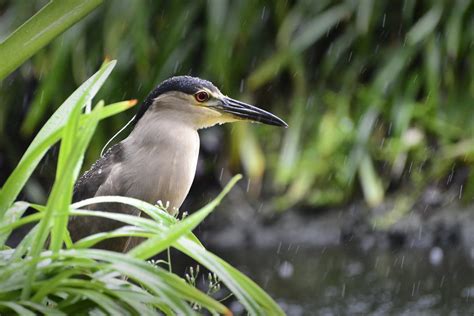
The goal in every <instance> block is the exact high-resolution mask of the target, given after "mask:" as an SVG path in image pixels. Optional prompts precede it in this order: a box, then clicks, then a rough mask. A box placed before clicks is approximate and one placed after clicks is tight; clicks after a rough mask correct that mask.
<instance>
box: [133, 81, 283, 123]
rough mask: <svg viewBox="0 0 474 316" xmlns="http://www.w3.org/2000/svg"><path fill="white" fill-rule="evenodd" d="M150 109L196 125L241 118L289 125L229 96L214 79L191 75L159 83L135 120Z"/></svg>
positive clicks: (272, 115) (268, 113)
mask: <svg viewBox="0 0 474 316" xmlns="http://www.w3.org/2000/svg"><path fill="white" fill-rule="evenodd" d="M149 111H151V112H154V113H155V112H156V113H157V114H160V112H161V113H162V114H163V113H165V112H166V113H167V115H170V116H173V119H175V120H182V121H186V122H189V123H191V124H193V125H194V126H195V127H196V128H205V127H209V126H213V125H215V124H222V123H227V122H234V121H240V120H247V121H253V122H260V123H264V124H269V125H276V126H284V127H287V126H288V125H287V124H286V123H285V122H284V121H283V120H282V119H280V118H279V117H277V116H276V115H274V114H272V113H270V112H267V111H265V110H262V109H260V108H258V107H256V106H253V105H250V104H247V103H244V102H241V101H237V100H235V99H232V98H229V97H228V96H225V95H223V94H222V93H221V92H220V91H219V89H218V88H216V86H214V84H212V83H211V82H209V81H207V80H203V79H200V78H196V77H190V76H176V77H172V78H170V79H167V80H165V81H163V82H162V83H161V84H160V85H158V86H157V87H156V88H155V89H154V90H153V91H152V92H151V93H150V94H149V95H148V97H147V98H146V100H145V101H144V102H143V104H142V106H141V108H140V109H139V111H138V113H137V115H136V117H135V122H138V121H139V120H140V119H141V118H142V117H143V116H144V115H145V113H148V112H149Z"/></svg>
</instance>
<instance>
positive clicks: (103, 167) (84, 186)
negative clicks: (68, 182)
mask: <svg viewBox="0 0 474 316" xmlns="http://www.w3.org/2000/svg"><path fill="white" fill-rule="evenodd" d="M121 146H122V145H121V144H120V143H119V144H115V145H114V146H112V147H110V148H109V149H108V150H107V151H106V152H105V154H104V155H103V156H102V157H100V158H99V159H98V160H97V161H96V162H95V163H94V164H93V165H92V167H91V168H90V169H89V170H88V171H86V172H85V173H84V174H83V175H82V177H80V178H79V180H77V182H76V184H75V186H74V194H73V202H77V201H81V200H84V199H88V198H91V197H94V196H95V195H96V193H97V191H98V190H99V188H100V186H101V185H102V184H103V183H104V182H105V181H106V180H107V178H108V177H109V175H110V171H111V170H112V166H113V165H115V164H116V163H120V162H121V161H122V155H121V152H122V150H121Z"/></svg>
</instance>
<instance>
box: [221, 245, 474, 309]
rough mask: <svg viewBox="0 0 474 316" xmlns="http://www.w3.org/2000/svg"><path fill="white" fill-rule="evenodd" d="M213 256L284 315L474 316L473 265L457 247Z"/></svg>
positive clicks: (292, 250) (239, 252)
mask: <svg viewBox="0 0 474 316" xmlns="http://www.w3.org/2000/svg"><path fill="white" fill-rule="evenodd" d="M215 252H216V253H217V254H219V255H221V256H222V257H223V258H225V259H226V260H228V261H229V262H230V263H231V264H233V265H234V266H236V267H237V268H238V269H239V270H241V271H242V272H244V273H246V274H247V275H249V276H250V277H252V279H254V280H255V281H256V282H257V283H258V284H260V285H261V286H263V288H264V289H265V290H267V291H268V292H269V293H270V294H271V296H272V297H273V298H275V299H276V300H277V302H278V303H279V304H280V305H281V306H282V307H283V308H284V309H285V311H286V312H287V314H288V315H473V314H474V261H473V260H472V259H470V258H469V257H471V256H470V255H467V254H464V253H462V251H461V250H451V251H446V250H441V249H435V251H433V250H431V251H430V250H400V251H388V250H387V251H372V252H365V253H364V252H361V251H359V250H356V249H355V248H353V247H342V246H341V247H334V248H324V249H300V248H298V247H297V246H288V245H286V246H285V245H280V246H278V247H277V248H276V249H268V250H262V249H248V250H242V249H238V250H221V251H215ZM234 305H235V304H234ZM238 307H239V306H233V309H236V310H237V311H238Z"/></svg>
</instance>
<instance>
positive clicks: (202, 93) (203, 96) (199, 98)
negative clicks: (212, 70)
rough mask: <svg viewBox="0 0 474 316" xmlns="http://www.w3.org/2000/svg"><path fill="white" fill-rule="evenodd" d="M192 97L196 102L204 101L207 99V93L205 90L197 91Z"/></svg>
mask: <svg viewBox="0 0 474 316" xmlns="http://www.w3.org/2000/svg"><path fill="white" fill-rule="evenodd" d="M194 98H195V99H196V101H198V102H206V101H207V100H209V93H207V92H206V91H199V92H198V93H196V94H195V95H194Z"/></svg>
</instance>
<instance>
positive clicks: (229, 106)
mask: <svg viewBox="0 0 474 316" xmlns="http://www.w3.org/2000/svg"><path fill="white" fill-rule="evenodd" d="M221 101H222V104H221V106H220V107H219V110H220V111H222V112H225V113H229V114H232V115H234V116H236V117H237V118H240V119H244V120H249V121H254V122H260V123H264V124H268V125H275V126H283V127H288V124H286V123H285V121H283V120H282V119H281V118H279V117H278V116H276V115H274V114H272V113H270V112H267V111H265V110H262V109H260V108H258V107H256V106H253V105H250V104H247V103H244V102H241V101H237V100H234V99H232V98H229V97H224V98H222V99H221Z"/></svg>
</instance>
